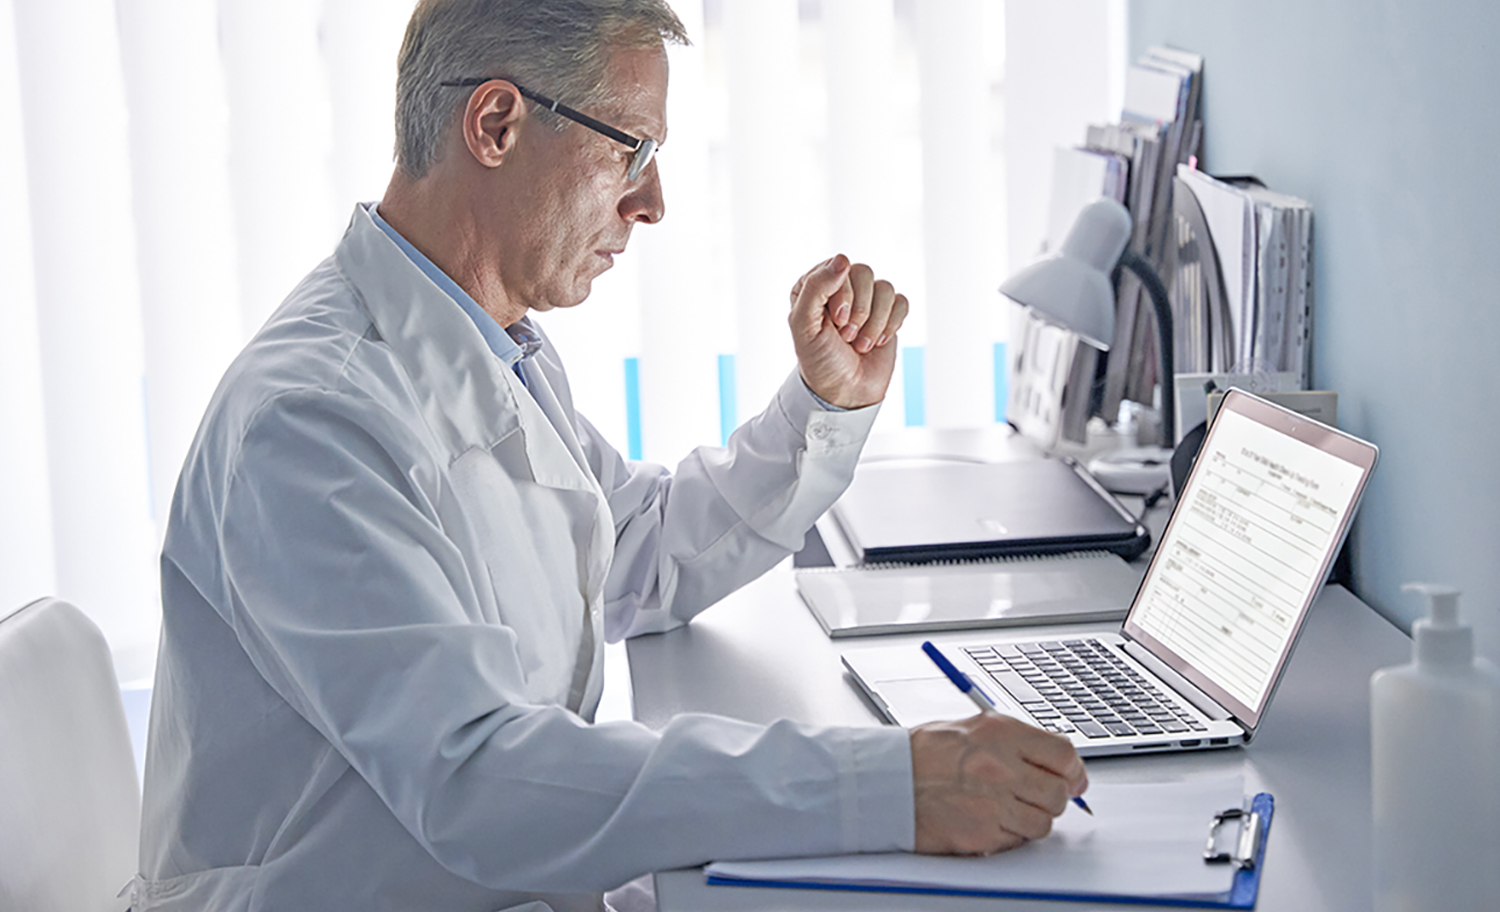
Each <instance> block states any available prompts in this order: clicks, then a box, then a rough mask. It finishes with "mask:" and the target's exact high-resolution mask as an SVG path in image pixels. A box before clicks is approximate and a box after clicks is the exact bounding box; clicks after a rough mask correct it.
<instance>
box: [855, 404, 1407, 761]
mask: <svg viewBox="0 0 1500 912" xmlns="http://www.w3.org/2000/svg"><path fill="white" fill-rule="evenodd" d="M1377 455H1378V451H1377V450H1376V448H1375V447H1374V446H1373V445H1371V444H1369V443H1366V442H1364V441H1362V440H1359V439H1357V438H1355V437H1351V436H1349V435H1348V434H1345V433H1342V432H1340V431H1337V430H1335V429H1333V428H1331V427H1328V426H1327V425H1323V424H1320V423H1318V422H1316V421H1313V420H1311V419H1308V418H1305V417H1303V416H1301V415H1298V414H1296V413H1295V412H1292V411H1289V410H1287V409H1285V408H1282V407H1280V406H1278V405H1274V404H1272V403H1270V402H1267V401H1265V400H1263V399H1259V398H1257V397H1255V396H1252V395H1251V394H1249V393H1245V392H1243V391H1241V390H1231V391H1230V392H1229V393H1228V395H1226V396H1225V397H1224V403H1223V405H1222V406H1221V407H1220V409H1219V413H1218V415H1217V416H1216V417H1215V419H1214V422H1213V424H1212V425H1210V427H1209V429H1208V434H1207V436H1206V438H1205V439H1204V442H1203V448H1202V449H1201V450H1200V451H1199V455H1198V459H1197V461H1196V462H1195V463H1194V465H1193V469H1192V471H1191V473H1190V474H1189V475H1188V478H1187V481H1186V482H1185V484H1184V485H1183V489H1182V491H1181V495H1180V496H1179V498H1178V502H1177V507H1176V509H1175V510H1174V511H1173V513H1172V517H1171V519H1170V520H1169V521H1168V524H1167V527H1166V530H1165V531H1164V532H1163V533H1162V537H1161V543H1160V544H1159V545H1158V546H1157V549H1156V552H1155V554H1154V555H1153V556H1152V558H1151V562H1150V565H1149V566H1148V567H1147V569H1146V574H1145V577H1144V579H1143V580H1142V582H1141V586H1140V588H1139V589H1138V590H1137V592H1136V595H1135V599H1134V601H1133V602H1132V604H1131V606H1130V610H1129V613H1128V614H1127V615H1126V617H1125V621H1124V625H1123V627H1122V628H1121V630H1120V632H1119V633H1108V634H1083V633H1079V634H1072V635H1066V636H1054V637H1049V638H1048V639H1044V640H1043V639H1038V640H1034V641H1015V642H1011V641H1004V640H999V639H997V638H993V637H991V638H989V639H979V638H975V639H973V640H971V641H969V642H966V643H963V644H958V645H944V646H943V651H944V654H945V655H946V656H947V657H948V659H949V660H950V661H952V662H953V664H954V665H956V666H958V668H959V669H960V670H962V671H963V672H965V673H966V674H967V675H968V676H969V677H970V679H971V680H973V682H974V683H975V684H976V685H977V686H978V687H980V688H981V689H982V690H983V691H984V692H985V693H986V694H987V695H989V696H990V697H991V698H992V699H993V700H994V702H995V704H996V706H997V707H999V709H1000V711H1001V712H1004V713H1006V714H1008V715H1013V716H1016V717H1018V718H1021V719H1023V720H1025V721H1028V722H1031V723H1032V724H1035V725H1038V726H1040V727H1042V728H1045V729H1048V730H1050V731H1055V732H1058V733H1060V734H1063V735H1065V736H1067V737H1068V738H1069V739H1070V740H1072V742H1073V744H1074V746H1075V747H1076V748H1077V749H1078V752H1079V753H1080V754H1082V755H1084V756H1098V755H1104V754H1127V753H1134V752H1143V751H1173V750H1192V749H1203V748H1210V747H1229V746H1232V745H1236V744H1244V743H1248V742H1249V741H1250V740H1251V738H1253V737H1254V735H1255V731H1256V729H1257V728H1258V727H1259V726H1260V724H1261V721H1262V719H1263V718H1264V716H1265V712H1266V708H1267V707H1268V706H1269V704H1270V702H1271V698H1272V696H1274V694H1275V691H1276V685H1277V683H1278V682H1279V681H1280V679H1281V676H1282V673H1283V671H1284V670H1285V669H1286V665H1287V661H1288V659H1289V658H1290V657H1291V654H1292V649H1293V647H1294V646H1295V645H1296V642H1297V636H1298V634H1299V633H1300V632H1301V629H1302V626H1303V621H1304V620H1305V619H1306V617H1307V612H1308V610H1309V609H1310V608H1311V607H1312V603H1313V601H1314V600H1315V599H1316V598H1317V596H1318V593H1319V591H1320V590H1321V589H1322V586H1323V583H1324V581H1325V580H1326V579H1327V578H1328V573H1329V569H1330V568H1331V567H1332V565H1333V561H1334V558H1335V556H1336V555H1337V554H1338V550H1339V546H1340V545H1341V544H1342V543H1343V540H1344V538H1345V536H1346V535H1347V534H1348V531H1349V526H1350V523H1351V521H1352V520H1353V518H1354V513H1355V509H1356V507H1357V506H1358V504H1359V501H1360V498H1361V496H1362V495H1363V494H1364V490H1365V486H1366V484H1367V483H1368V481H1369V478H1370V474H1371V472H1373V470H1374V468H1375V462H1376V458H1377ZM844 664H845V666H846V667H847V668H848V670H849V672H850V673H851V675H852V676H853V678H854V681H855V682H856V684H858V686H859V687H860V688H861V689H863V690H864V691H865V693H866V694H867V695H869V697H870V698H871V699H872V701H873V702H874V703H875V705H876V707H877V708H878V709H879V710H880V711H881V712H882V713H883V714H884V715H885V716H886V718H887V719H888V720H889V721H891V722H894V723H896V724H898V725H902V726H904V727H908V728H910V727H912V726H914V725H920V724H922V723H924V722H930V721H934V720H936V719H953V718H961V717H963V716H968V715H972V714H973V712H974V708H973V704H972V703H970V702H969V701H968V700H967V699H965V698H964V696H963V695H962V694H960V693H959V692H958V690H957V689H956V688H955V687H954V686H953V684H952V683H951V682H949V681H948V680H947V678H945V677H943V675H942V673H941V672H940V671H938V669H937V668H936V666H934V665H933V664H932V662H931V661H930V660H929V659H928V658H927V657H926V656H925V655H923V653H922V651H921V650H920V649H919V648H918V647H917V646H916V645H914V644H910V643H908V644H907V645H903V646H881V647H872V648H869V649H860V650H847V651H846V653H845V655H844Z"/></svg>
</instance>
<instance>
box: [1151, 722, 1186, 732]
mask: <svg viewBox="0 0 1500 912" xmlns="http://www.w3.org/2000/svg"><path fill="white" fill-rule="evenodd" d="M1158 724H1160V725H1161V727H1162V728H1164V729H1166V730H1167V731H1169V732H1173V733H1176V732H1185V731H1187V730H1188V727H1187V725H1186V724H1185V723H1182V722H1177V721H1174V720H1172V719H1164V720H1158Z"/></svg>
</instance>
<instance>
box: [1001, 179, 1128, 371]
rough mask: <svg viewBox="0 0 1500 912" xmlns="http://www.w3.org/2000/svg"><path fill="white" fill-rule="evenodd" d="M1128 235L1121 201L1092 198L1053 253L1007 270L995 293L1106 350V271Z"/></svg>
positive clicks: (1110, 334) (1111, 305)
mask: <svg viewBox="0 0 1500 912" xmlns="http://www.w3.org/2000/svg"><path fill="white" fill-rule="evenodd" d="M1129 240H1130V213H1129V212H1126V211H1125V207H1124V206H1121V205H1120V204H1119V203H1117V202H1115V201H1114V200H1111V199H1098V200H1095V201H1094V202H1092V203H1089V204H1088V205H1087V206H1085V207H1083V211H1082V212H1080V213H1079V214H1078V218H1077V219H1076V220H1074V222H1073V227H1072V228H1070V229H1068V236H1067V237H1066V238H1065V239H1064V240H1063V243H1062V248H1061V249H1060V250H1059V251H1058V252H1057V254H1056V255H1055V256H1050V257H1047V258H1045V259H1042V260H1038V261H1037V262H1035V263H1033V264H1031V265H1030V266H1027V267H1026V268H1025V269H1022V270H1021V271H1020V272H1018V273H1016V274H1015V275H1013V276H1011V277H1010V278H1009V279H1007V280H1006V281H1005V284H1003V285H1001V286H1000V293H1001V294H1003V295H1005V296H1006V297H1008V298H1010V299H1011V300H1013V301H1015V302H1016V303H1018V304H1022V305H1025V306H1026V307H1029V308H1031V309H1032V310H1033V311H1034V312H1035V313H1036V314H1037V315H1038V316H1039V317H1041V318H1042V319H1044V320H1046V321H1048V322H1049V323H1055V324H1057V325H1058V326H1061V327H1063V328H1064V329H1067V330H1070V331H1072V332H1075V333H1077V334H1078V335H1080V336H1082V337H1083V338H1084V339H1086V340H1087V341H1088V342H1089V343H1090V344H1091V345H1094V346H1095V347H1097V348H1100V349H1103V350H1105V351H1108V350H1109V344H1110V340H1111V339H1113V338H1114V334H1115V290H1114V286H1113V284H1112V283H1111V282H1110V273H1111V272H1113V271H1114V268H1115V264H1116V263H1117V262H1119V260H1120V254H1121V253H1123V252H1124V251H1125V244H1126V242H1127V241H1129Z"/></svg>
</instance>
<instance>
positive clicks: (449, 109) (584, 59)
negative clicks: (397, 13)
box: [396, 0, 688, 178]
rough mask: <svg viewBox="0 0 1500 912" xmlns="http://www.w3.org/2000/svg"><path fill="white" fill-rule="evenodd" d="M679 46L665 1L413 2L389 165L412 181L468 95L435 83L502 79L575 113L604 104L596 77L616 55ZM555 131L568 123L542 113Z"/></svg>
mask: <svg viewBox="0 0 1500 912" xmlns="http://www.w3.org/2000/svg"><path fill="white" fill-rule="evenodd" d="M667 41H671V42H673V43H676V44H687V43H688V38H687V31H686V30H685V29H684V28H683V26H682V22H681V20H679V19H678V18H677V14H676V13H674V12H672V8H671V7H669V6H668V5H667V3H666V0H421V2H420V3H418V4H417V8H416V10H415V11H414V12H413V13H412V16H411V22H409V23H408V24H407V26H406V38H405V39H404V40H403V41H402V43H401V55H400V57H399V58H398V59H397V64H396V164H397V167H399V168H400V169H401V171H402V172H403V173H405V174H407V175H408V176H410V177H413V178H420V177H422V176H423V175H425V174H426V173H427V170H428V169H429V168H430V167H431V166H432V164H433V162H435V161H436V160H437V158H438V155H439V153H440V152H441V151H442V149H441V144H442V141H443V137H444V134H445V132H446V130H447V128H448V125H449V124H450V122H451V121H452V119H453V117H455V116H456V115H457V114H458V112H459V111H461V110H462V109H463V107H464V105H465V104H466V103H467V102H468V98H469V93H470V92H471V91H472V90H468V91H466V90H464V89H462V88H453V87H445V86H442V85H440V83H441V82H443V81H444V80H452V79H470V78H477V77H490V76H504V77H507V78H510V79H514V80H516V81H517V82H519V83H520V84H521V85H524V86H525V87H526V88H528V89H531V90H533V91H536V92H541V93H542V94H544V95H548V96H550V97H552V98H555V99H557V100H559V101H561V102H563V103H564V104H568V105H570V106H572V107H575V108H585V109H586V108H588V107H590V106H593V105H599V104H602V103H606V102H607V101H609V99H608V97H607V96H608V87H606V86H605V84H604V70H605V67H606V65H607V64H608V62H609V55H610V54H611V53H612V52H614V51H618V50H635V49H639V48H653V47H654V48H659V47H661V46H662V45H663V44H664V43H665V42H667ZM532 110H533V112H534V113H536V114H537V115H539V116H541V117H542V118H544V119H546V118H551V119H552V122H553V124H554V126H555V127H556V128H557V129H562V128H563V127H564V126H565V125H566V123H567V121H565V120H563V119H562V118H560V117H557V115H555V114H553V113H552V112H551V111H548V110H547V109H545V108H542V107H539V106H534V107H533V108H532Z"/></svg>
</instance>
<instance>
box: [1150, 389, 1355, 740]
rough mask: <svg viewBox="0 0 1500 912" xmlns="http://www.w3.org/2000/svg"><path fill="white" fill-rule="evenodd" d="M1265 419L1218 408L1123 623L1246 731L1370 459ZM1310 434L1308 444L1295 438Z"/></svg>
mask: <svg viewBox="0 0 1500 912" xmlns="http://www.w3.org/2000/svg"><path fill="white" fill-rule="evenodd" d="M1252 404H1253V405H1257V406H1258V405H1259V404H1258V403H1252ZM1264 408H1271V407H1269V406H1264ZM1269 417H1270V418H1271V419H1273V421H1272V422H1271V423H1273V424H1274V423H1276V422H1277V421H1279V422H1281V423H1282V424H1283V425H1285V427H1283V428H1282V429H1278V428H1277V427H1273V426H1268V424H1267V423H1262V422H1261V421H1260V420H1256V419H1255V418H1251V417H1247V416H1246V415H1245V414H1241V413H1240V412H1239V411H1234V410H1228V409H1225V410H1223V411H1222V413H1221V414H1220V416H1219V420H1218V421H1216V422H1215V424H1214V427H1213V431H1212V433H1210V434H1209V436H1208V439H1207V440H1206V441H1205V442H1204V447H1203V450H1202V451H1201V452H1200V453H1199V455H1198V461H1197V463H1196V464H1195V466H1194V469H1193V477H1192V480H1191V481H1190V482H1189V483H1188V484H1187V485H1185V488H1184V491H1183V500H1182V503H1181V504H1179V506H1178V507H1177V510H1176V512H1175V513H1174V514H1173V517H1172V522H1171V524H1170V525H1169V526H1168V528H1167V530H1166V532H1165V534H1164V535H1163V536H1162V540H1161V543H1160V545H1159V547H1158V549H1157V554H1156V557H1155V559H1154V560H1153V561H1152V564H1151V568H1150V571H1149V572H1148V573H1147V576H1146V579H1145V581H1144V582H1143V583H1142V586H1141V591H1140V593H1139V594H1138V595H1137V596H1136V600H1135V604H1134V606H1133V608H1132V609H1131V613H1130V616H1129V618H1128V619H1127V621H1126V626H1127V629H1129V631H1130V633H1131V635H1132V636H1136V637H1137V638H1139V639H1142V640H1145V641H1146V642H1147V644H1148V645H1150V646H1152V648H1153V651H1154V652H1156V653H1157V654H1158V655H1159V656H1160V657H1161V658H1163V659H1166V660H1168V664H1170V665H1171V666H1172V667H1173V668H1175V669H1176V670H1177V671H1178V672H1180V673H1182V674H1183V675H1184V676H1186V677H1187V678H1188V679H1189V680H1191V681H1192V682H1193V683H1194V684H1196V685H1198V686H1199V687H1202V688H1203V689H1204V690H1206V691H1207V692H1208V693H1209V694H1210V696H1213V697H1214V698H1215V699H1216V700H1219V701H1220V702H1221V703H1223V704H1224V705H1225V706H1226V707H1228V708H1230V709H1231V710H1233V711H1235V713H1236V715H1237V716H1239V717H1241V718H1242V719H1246V720H1248V721H1249V723H1250V724H1251V725H1252V726H1253V725H1255V724H1256V722H1257V721H1258V718H1259V716H1260V713H1261V711H1262V710H1263V709H1264V708H1265V705H1266V702H1267V700H1268V699H1269V696H1270V691H1271V689H1272V685H1273V684H1274V683H1275V681H1276V679H1277V676H1278V672H1279V670H1280V667H1281V665H1282V664H1283V663H1284V662H1285V660H1286V658H1287V653H1288V652H1289V651H1290V649H1291V647H1292V644H1293V641H1294V639H1295V637H1296V633H1297V631H1298V629H1299V628H1300V626H1301V620H1302V614H1303V612H1304V611H1305V610H1306V609H1307V608H1308V607H1310V606H1311V603H1312V601H1313V597H1314V595H1315V594H1316V592H1317V591H1318V589H1319V588H1320V587H1321V583H1322V581H1323V579H1324V577H1325V575H1326V574H1327V572H1328V567H1329V566H1330V565H1331V563H1332V560H1333V554H1334V550H1335V549H1336V548H1337V547H1338V545H1339V543H1340V542H1341V541H1342V538H1343V531H1344V527H1345V526H1346V525H1347V523H1348V520H1349V518H1350V513H1351V512H1352V511H1353V509H1354V506H1355V504H1356V503H1357V501H1358V495H1359V493H1360V490H1361V487H1362V482H1363V480H1364V478H1365V476H1366V475H1367V474H1368V471H1369V468H1370V467H1371V466H1372V465H1373V454H1370V455H1369V456H1368V457H1363V456H1361V455H1360V454H1358V453H1355V454H1354V455H1353V456H1352V458H1355V459H1356V460H1362V461H1363V462H1364V464H1360V462H1359V461H1356V462H1351V461H1348V460H1346V459H1344V458H1341V455H1336V453H1339V452H1340V451H1341V450H1343V451H1347V450H1349V444H1351V443H1353V444H1358V445H1360V446H1367V445H1363V444H1359V442H1358V441H1354V439H1353V438H1350V437H1347V436H1346V435H1342V434H1339V433H1338V432H1337V431H1332V430H1331V429H1327V428H1323V427H1321V426H1319V425H1316V424H1315V423H1313V422H1308V421H1301V422H1300V423H1299V422H1297V419H1296V417H1295V416H1291V414H1290V413H1286V416H1285V417H1284V416H1282V415H1280V414H1275V413H1271V414H1269ZM1299 427H1300V428H1301V429H1302V434H1301V435H1297V436H1294V433H1295V429H1297V428H1299ZM1287 429H1292V431H1293V432H1292V433H1289V432H1288V430H1287ZM1309 433H1310V435H1311V437H1312V438H1313V439H1314V440H1315V441H1318V442H1309V441H1308V440H1304V439H1299V436H1308V435H1309ZM1320 443H1321V444H1322V445H1320ZM1369 449H1370V450H1373V448H1369ZM1226 698H1227V699H1226Z"/></svg>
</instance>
